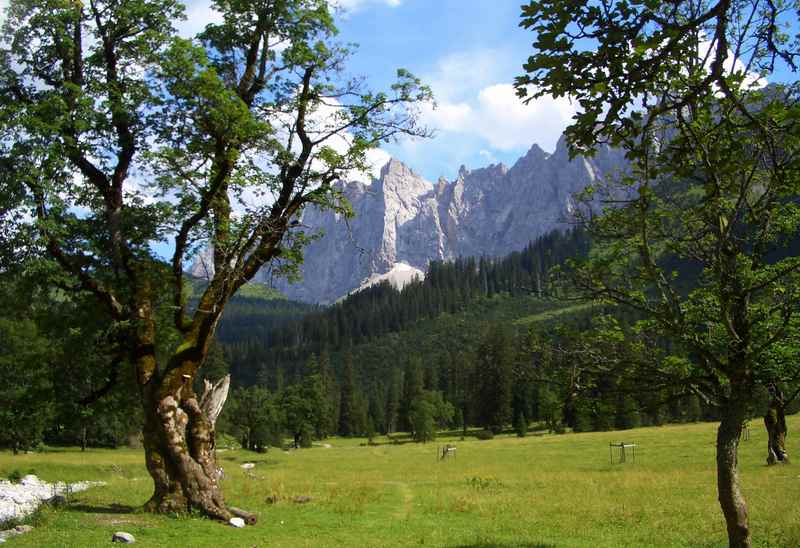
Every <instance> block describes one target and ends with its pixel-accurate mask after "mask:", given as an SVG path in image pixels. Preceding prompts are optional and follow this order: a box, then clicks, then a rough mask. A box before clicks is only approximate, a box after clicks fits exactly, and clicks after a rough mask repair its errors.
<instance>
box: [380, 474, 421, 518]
mask: <svg viewBox="0 0 800 548" xmlns="http://www.w3.org/2000/svg"><path fill="white" fill-rule="evenodd" d="M383 483H384V484H386V485H393V486H395V487H397V490H398V491H399V492H400V496H401V498H402V501H401V502H400V507H399V508H398V509H397V511H395V513H394V514H393V516H394V517H395V518H397V519H406V518H407V517H408V515H409V514H410V513H411V509H412V507H413V505H414V493H413V492H412V491H411V487H409V485H408V484H407V483H406V482H404V481H385V482H383Z"/></svg>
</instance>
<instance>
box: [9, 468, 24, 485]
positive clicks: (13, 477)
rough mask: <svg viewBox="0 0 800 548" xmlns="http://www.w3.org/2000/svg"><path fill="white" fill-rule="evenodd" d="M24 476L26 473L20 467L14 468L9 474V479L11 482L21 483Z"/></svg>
mask: <svg viewBox="0 0 800 548" xmlns="http://www.w3.org/2000/svg"><path fill="white" fill-rule="evenodd" d="M23 477H24V474H23V473H22V472H21V471H20V470H19V469H16V470H13V471H12V472H11V473H10V474H9V475H8V481H10V482H11V483H19V482H20V481H22V478H23Z"/></svg>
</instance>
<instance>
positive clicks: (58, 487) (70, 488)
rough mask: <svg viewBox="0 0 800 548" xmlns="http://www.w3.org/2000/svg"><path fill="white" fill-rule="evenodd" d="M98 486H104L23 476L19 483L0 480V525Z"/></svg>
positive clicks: (95, 483)
mask: <svg viewBox="0 0 800 548" xmlns="http://www.w3.org/2000/svg"><path fill="white" fill-rule="evenodd" d="M98 485H105V484H104V483H103V482H101V481H82V482H78V483H71V484H67V483H62V482H57V483H47V482H45V481H42V480H40V479H39V478H37V477H36V476H34V475H27V476H25V477H24V478H22V479H21V480H20V482H19V483H12V482H10V481H5V480H0V523H4V522H8V521H14V520H19V519H22V518H24V517H25V516H27V515H29V514H32V513H33V512H34V511H35V510H36V508H38V507H39V505H40V504H41V503H43V502H48V501H51V500H54V499H57V498H59V497H64V495H68V494H69V493H76V492H78V491H84V490H86V489H88V488H90V487H94V486H98Z"/></svg>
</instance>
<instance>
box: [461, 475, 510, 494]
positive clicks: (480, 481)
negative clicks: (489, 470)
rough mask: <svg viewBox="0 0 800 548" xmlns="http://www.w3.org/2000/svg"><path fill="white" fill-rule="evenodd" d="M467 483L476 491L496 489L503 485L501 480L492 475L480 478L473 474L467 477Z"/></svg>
mask: <svg viewBox="0 0 800 548" xmlns="http://www.w3.org/2000/svg"><path fill="white" fill-rule="evenodd" d="M467 485H468V486H470V487H472V488H473V489H475V490H476V491H496V490H498V489H500V488H501V487H503V482H502V481H500V480H499V479H497V478H494V477H487V478H482V477H480V476H474V477H471V478H467Z"/></svg>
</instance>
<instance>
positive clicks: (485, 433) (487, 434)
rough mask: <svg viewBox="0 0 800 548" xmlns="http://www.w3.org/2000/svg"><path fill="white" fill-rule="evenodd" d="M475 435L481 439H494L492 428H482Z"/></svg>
mask: <svg viewBox="0 0 800 548" xmlns="http://www.w3.org/2000/svg"><path fill="white" fill-rule="evenodd" d="M475 437H476V438H478V439H479V440H491V439H494V432H492V431H491V430H480V431H478V432H476V433H475Z"/></svg>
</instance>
